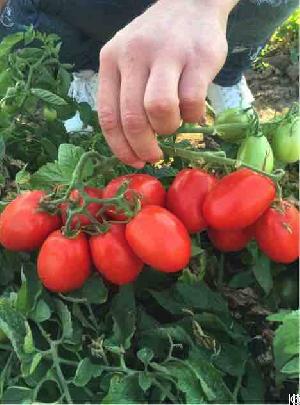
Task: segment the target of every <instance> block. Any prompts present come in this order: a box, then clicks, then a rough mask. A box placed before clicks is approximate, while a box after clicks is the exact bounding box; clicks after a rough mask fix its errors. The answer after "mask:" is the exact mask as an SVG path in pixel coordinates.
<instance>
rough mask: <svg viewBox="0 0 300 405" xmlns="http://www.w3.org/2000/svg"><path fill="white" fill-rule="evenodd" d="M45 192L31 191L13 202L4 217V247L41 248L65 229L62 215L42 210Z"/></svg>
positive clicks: (0, 222) (0, 221)
mask: <svg viewBox="0 0 300 405" xmlns="http://www.w3.org/2000/svg"><path fill="white" fill-rule="evenodd" d="M44 196H45V193H44V192H43V191H39V190H35V191H28V192H26V193H24V194H21V195H20V196H18V197H17V198H16V199H15V200H13V201H12V202H10V203H9V204H8V205H7V207H6V208H5V209H4V211H3V212H2V214H1V217H0V244H2V245H3V246H4V247H5V248H6V249H9V250H13V251H32V250H34V249H37V248H39V247H40V246H41V245H42V243H43V242H44V240H45V239H46V238H47V236H48V235H49V234H50V233H51V232H52V231H54V230H55V229H58V228H59V227H60V226H61V220H60V217H59V216H58V215H50V214H48V213H47V212H42V211H39V210H38V209H39V202H40V200H41V199H42V198H43V197H44Z"/></svg>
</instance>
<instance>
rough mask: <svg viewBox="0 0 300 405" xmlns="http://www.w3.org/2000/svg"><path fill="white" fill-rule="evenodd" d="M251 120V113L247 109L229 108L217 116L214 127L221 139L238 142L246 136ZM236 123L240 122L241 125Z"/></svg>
mask: <svg viewBox="0 0 300 405" xmlns="http://www.w3.org/2000/svg"><path fill="white" fill-rule="evenodd" d="M251 121H252V113H251V111H250V110H249V109H247V110H243V109H241V108H229V109H228V110H225V111H223V112H221V113H220V114H219V115H218V116H217V118H216V120H215V128H216V130H217V133H218V135H219V137H220V138H221V139H222V140H223V141H227V142H233V143H240V142H241V141H242V140H243V139H244V138H245V137H246V134H247V131H248V127H249V125H251ZM230 124H234V125H232V126H230ZM236 124H240V125H241V127H239V126H238V125H236Z"/></svg>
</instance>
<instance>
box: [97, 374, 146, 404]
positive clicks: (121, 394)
mask: <svg viewBox="0 0 300 405" xmlns="http://www.w3.org/2000/svg"><path fill="white" fill-rule="evenodd" d="M144 402H145V398H144V396H143V392H142V390H141V389H140V387H139V383H138V376H137V374H135V375H132V376H123V375H114V376H113V377H112V378H111V380H110V386H109V391H108V393H107V395H106V396H105V397H104V398H103V400H102V403H103V404H137V403H144Z"/></svg>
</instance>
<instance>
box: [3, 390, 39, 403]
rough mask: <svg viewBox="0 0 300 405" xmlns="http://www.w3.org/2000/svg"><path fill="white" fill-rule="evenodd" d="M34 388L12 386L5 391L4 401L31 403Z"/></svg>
mask: <svg viewBox="0 0 300 405" xmlns="http://www.w3.org/2000/svg"><path fill="white" fill-rule="evenodd" d="M33 396H34V390H33V389H30V388H26V387H18V386H12V387H8V388H7V390H6V391H5V392H4V395H3V397H2V398H1V399H2V403H4V404H5V403H6V404H31V403H32V401H33Z"/></svg>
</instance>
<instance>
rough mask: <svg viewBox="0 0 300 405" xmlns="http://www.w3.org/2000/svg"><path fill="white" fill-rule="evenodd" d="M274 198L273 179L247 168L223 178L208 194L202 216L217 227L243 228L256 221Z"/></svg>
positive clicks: (212, 225) (211, 225) (228, 228)
mask: <svg viewBox="0 0 300 405" xmlns="http://www.w3.org/2000/svg"><path fill="white" fill-rule="evenodd" d="M274 198H275V187H274V184H273V183H272V181H270V180H269V179H268V178H266V177H264V176H261V175H260V174H257V173H255V172H253V171H251V170H248V169H240V170H238V171H236V172H233V173H231V174H229V175H227V176H225V177H223V178H222V179H221V180H220V181H219V182H218V184H217V185H216V186H215V187H214V188H213V189H212V191H211V192H210V193H209V194H208V195H207V197H206V199H205V201H204V205H203V215H204V218H205V220H206V221H207V223H208V224H209V226H210V227H212V228H215V229H224V230H226V229H227V230H231V229H242V228H246V227H247V226H249V225H251V224H253V223H254V222H255V221H256V220H257V219H258V218H259V217H260V216H261V215H262V214H263V213H264V211H265V210H266V209H267V208H268V207H269V206H270V204H271V203H272V201H273V200H274Z"/></svg>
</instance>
